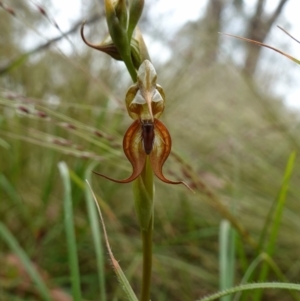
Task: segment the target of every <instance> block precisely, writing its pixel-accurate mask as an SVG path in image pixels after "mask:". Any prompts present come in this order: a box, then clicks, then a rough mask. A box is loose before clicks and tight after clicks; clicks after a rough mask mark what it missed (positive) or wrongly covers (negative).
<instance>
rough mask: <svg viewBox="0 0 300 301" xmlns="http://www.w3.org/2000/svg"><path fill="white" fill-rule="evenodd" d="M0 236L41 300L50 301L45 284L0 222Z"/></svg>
mask: <svg viewBox="0 0 300 301" xmlns="http://www.w3.org/2000/svg"><path fill="white" fill-rule="evenodd" d="M0 236H2V238H3V240H4V241H6V243H7V244H8V246H9V247H10V249H11V250H12V251H13V252H14V253H15V254H16V255H17V256H18V257H19V259H20V260H21V262H22V264H23V266H24V268H25V269H26V271H27V273H28V275H29V276H30V278H31V279H32V281H33V282H34V283H35V284H36V288H37V290H38V291H39V293H40V295H41V297H42V299H43V300H46V301H51V300H52V299H51V297H50V293H49V291H48V288H47V286H46V284H45V283H44V281H43V279H42V277H41V276H40V275H39V273H38V272H37V270H36V269H35V267H34V266H33V264H32V262H31V261H30V259H29V257H28V256H27V254H26V253H25V251H24V250H23V249H22V247H21V246H20V245H19V243H18V241H17V240H16V239H15V237H14V236H13V235H12V233H11V232H10V231H9V230H8V229H7V228H6V227H5V225H4V224H2V223H1V222H0Z"/></svg>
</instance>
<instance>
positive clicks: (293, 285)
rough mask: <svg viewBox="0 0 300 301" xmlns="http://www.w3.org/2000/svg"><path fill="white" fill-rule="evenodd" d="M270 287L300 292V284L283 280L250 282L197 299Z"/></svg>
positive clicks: (210, 299) (204, 299)
mask: <svg viewBox="0 0 300 301" xmlns="http://www.w3.org/2000/svg"><path fill="white" fill-rule="evenodd" d="M268 288H271V289H284V290H295V291H299V292H300V284H296V283H282V282H265V283H248V284H243V285H238V286H235V287H232V288H230V289H227V290H224V291H221V292H217V293H215V294H212V295H210V296H207V297H204V298H201V299H200V300H197V301H213V300H217V299H219V298H221V297H224V296H228V295H232V294H235V293H238V292H241V291H250V290H263V289H268Z"/></svg>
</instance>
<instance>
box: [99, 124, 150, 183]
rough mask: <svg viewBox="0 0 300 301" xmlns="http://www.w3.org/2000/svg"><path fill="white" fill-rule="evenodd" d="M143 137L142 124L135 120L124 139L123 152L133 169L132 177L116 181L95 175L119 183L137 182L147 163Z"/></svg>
mask: <svg viewBox="0 0 300 301" xmlns="http://www.w3.org/2000/svg"><path fill="white" fill-rule="evenodd" d="M141 136H142V129H141V123H140V121H139V120H135V121H134V122H133V124H132V125H131V126H130V127H129V129H128V130H127V132H126V133H125V136H124V139H123V150H124V153H125V155H126V157H127V159H128V160H129V162H130V163H131V165H132V169H133V170H132V174H131V176H130V177H128V178H127V179H124V180H115V179H112V178H109V177H107V176H105V175H102V174H100V173H97V172H94V173H95V174H97V175H99V176H101V177H104V178H106V179H109V180H111V181H114V182H117V183H129V182H132V181H133V180H135V179H136V178H137V177H138V176H139V175H140V174H141V172H142V170H143V168H144V166H145V162H146V153H145V151H144V149H143V146H142V143H141Z"/></svg>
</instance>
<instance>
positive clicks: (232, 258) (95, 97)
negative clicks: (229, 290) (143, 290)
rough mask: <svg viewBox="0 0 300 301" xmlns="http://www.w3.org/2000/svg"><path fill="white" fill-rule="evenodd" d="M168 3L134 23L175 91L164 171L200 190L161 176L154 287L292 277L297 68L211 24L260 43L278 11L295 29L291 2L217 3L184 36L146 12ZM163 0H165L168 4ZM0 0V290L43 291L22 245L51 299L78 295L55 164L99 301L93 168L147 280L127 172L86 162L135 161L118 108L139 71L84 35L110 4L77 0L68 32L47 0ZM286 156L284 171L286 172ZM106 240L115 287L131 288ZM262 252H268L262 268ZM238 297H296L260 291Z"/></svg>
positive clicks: (0, 294)
mask: <svg viewBox="0 0 300 301" xmlns="http://www.w3.org/2000/svg"><path fill="white" fill-rule="evenodd" d="M160 2H163V1H151V3H150V1H146V5H145V9H144V13H143V17H142V20H141V22H140V27H141V30H142V32H143V33H144V34H145V40H146V43H147V46H148V49H149V52H150V55H151V54H152V53H153V57H152V62H153V64H154V66H155V68H156V71H157V74H158V83H159V84H160V85H162V86H163V88H164V90H165V93H166V97H167V104H166V109H165V112H164V115H163V116H162V121H163V122H164V123H165V124H166V125H167V127H168V129H169V131H170V133H171V135H172V140H173V153H172V154H171V156H170V158H169V159H168V161H167V162H166V165H165V167H164V171H165V173H166V175H168V177H169V178H172V179H175V180H181V179H182V180H184V181H186V182H187V183H188V184H189V185H190V186H191V187H192V188H193V189H194V190H195V194H193V193H191V192H190V191H188V190H187V189H186V188H185V187H184V186H182V185H179V186H175V185H174V186H172V185H167V184H165V183H162V182H159V181H156V200H155V231H154V262H153V287H152V294H151V295H152V296H153V297H152V300H156V301H163V300H196V299H199V298H200V297H201V296H204V295H205V294H208V293H212V292H215V291H217V290H218V289H220V288H224V287H226V286H229V285H237V284H239V283H241V281H246V282H247V281H249V282H253V281H261V280H263V281H288V282H299V272H300V260H299V250H300V237H299V227H300V219H299V213H300V204H299V197H298V196H299V193H300V185H299V176H300V168H299V159H298V158H296V161H295V162H293V157H292V158H291V157H290V156H291V154H292V152H294V151H295V152H298V150H299V147H300V138H299V126H300V124H299V112H297V111H295V110H293V109H292V108H291V107H287V106H286V105H285V104H284V99H285V97H286V95H288V94H289V92H290V91H289V89H288V88H287V89H286V91H285V92H284V93H283V96H282V97H279V96H276V93H275V92H274V91H276V86H277V85H280V80H282V81H289V80H291V81H292V80H293V79H292V76H293V75H292V71H293V70H294V68H295V66H294V64H293V63H292V62H290V61H288V60H287V59H286V58H284V57H283V56H280V55H278V54H276V53H273V52H271V51H270V50H268V51H264V52H263V58H266V59H265V60H262V49H261V48H259V47H257V46H253V45H251V44H247V43H245V42H242V41H239V40H234V39H232V38H229V37H225V36H220V35H218V34H217V33H218V32H220V31H223V32H224V31H227V32H230V33H233V34H239V35H242V36H245V37H248V38H251V39H255V40H259V41H262V42H267V41H268V40H267V38H268V35H269V33H270V32H271V30H272V29H273V28H274V27H275V26H276V25H277V24H278V20H280V22H281V23H280V24H281V25H286V26H287V29H288V28H289V25H290V24H289V22H288V19H287V18H285V17H284V16H282V12H283V11H284V9H285V7H287V6H288V5H289V4H290V3H291V2H292V1H288V0H286V1H284V0H283V1H274V2H273V5H271V6H270V7H271V9H270V7H269V9H268V10H266V2H268V1H264V0H255V1H253V4H252V10H249V7H248V4H247V1H242V0H240V1H238V0H228V1H222V0H211V1H208V2H207V3H205V4H204V5H203V12H202V13H201V16H200V17H199V19H198V20H195V21H191V22H188V23H185V24H184V25H183V26H182V27H181V28H180V29H179V30H178V31H176V32H175V33H174V32H172V33H171V31H172V30H171V29H172V25H170V24H169V26H170V28H168V27H166V26H167V25H166V22H165V21H164V14H165V16H167V15H168V11H166V12H157V13H153V11H155V6H156V5H158V4H159V3H160ZM165 2H166V3H167V4H166V5H169V6H170V10H171V9H172V2H171V1H170V2H169V1H165ZM82 3H83V1H82ZM0 4H1V7H0V30H1V39H0V222H1V224H0V226H1V228H0V230H1V231H0V267H1V268H0V301H6V300H9V301H11V300H34V301H37V300H44V299H43V297H42V296H41V295H40V292H39V290H38V289H37V286H36V285H35V284H34V283H33V282H32V279H31V277H30V275H29V274H28V271H27V270H26V266H24V261H22V258H21V259H20V257H19V256H17V254H16V252H15V251H16V249H17V250H19V251H20V250H24V252H25V254H26V255H27V256H28V258H29V259H30V264H32V266H34V267H35V268H36V269H37V271H38V272H39V274H40V275H41V278H42V279H43V281H44V283H45V284H46V286H47V287H48V288H49V289H50V293H51V296H52V299H53V300H54V301H68V300H73V299H72V297H71V295H72V294H71V284H70V283H71V273H70V269H69V265H68V253H67V241H66V233H65V228H64V211H63V200H64V186H63V181H62V179H61V176H60V173H59V170H58V163H59V162H61V161H65V162H66V163H67V165H68V167H69V170H70V175H71V186H72V202H73V210H74V223H75V233H76V241H77V252H78V258H79V269H80V278H81V279H80V281H81V290H82V296H83V297H82V298H83V299H82V300H102V299H103V292H100V289H99V279H98V274H99V266H98V267H97V263H96V256H95V249H94V240H93V237H92V233H91V222H90V220H89V218H88V209H87V203H86V191H85V183H84V181H85V179H86V177H87V176H90V177H91V182H92V187H93V190H94V192H95V193H96V194H97V197H98V201H99V204H100V207H101V209H102V210H103V215H104V219H105V222H106V227H107V232H108V235H109V240H110V243H111V247H112V250H113V252H114V256H115V258H116V259H117V260H118V261H119V262H120V265H121V266H122V268H123V270H124V272H125V274H126V276H127V277H128V279H129V281H130V283H131V285H132V287H133V289H134V290H135V291H136V292H139V288H140V278H141V268H142V267H141V241H140V233H139V227H138V224H137V221H136V218H135V213H134V208H133V201H132V191H131V185H130V184H128V185H121V184H116V183H113V182H110V181H108V180H106V179H103V178H100V177H97V176H96V175H93V174H92V175H90V170H91V169H93V170H96V171H98V172H101V173H103V174H106V175H109V176H110V177H114V178H119V179H122V178H125V177H126V176H127V175H129V173H130V172H131V166H130V164H129V162H128V161H127V160H126V159H125V156H124V154H123V150H122V137H123V134H124V133H125V131H126V130H127V128H128V127H129V125H130V124H131V120H130V119H129V117H128V115H127V114H126V109H125V105H124V98H125V97H124V96H125V93H126V91H127V89H128V87H129V86H130V85H131V84H132V83H131V81H130V77H129V76H128V73H127V72H126V69H125V67H124V66H123V64H122V63H120V62H116V61H113V60H112V59H111V58H110V57H108V56H107V55H105V54H102V53H100V52H97V51H96V50H92V49H90V48H88V47H87V46H85V45H84V43H83V42H82V41H81V39H80V34H79V28H80V24H81V22H82V20H84V19H86V20H87V25H86V28H85V33H86V36H87V38H88V39H89V40H90V41H93V42H95V43H98V42H100V41H101V40H102V39H103V38H104V37H105V35H106V34H107V27H106V23H105V17H104V12H103V4H102V2H101V1H100V2H99V1H88V2H85V3H84V5H83V4H82V8H81V12H80V18H78V19H75V17H74V18H73V19H74V20H73V21H74V22H73V23H72V22H71V23H70V24H69V28H70V33H69V34H67V35H63V32H65V31H62V30H61V29H60V27H59V26H60V24H59V23H56V21H55V20H56V15H55V9H56V10H59V6H58V7H55V9H54V6H53V3H52V1H50V0H49V1H44V2H43V3H42V8H43V9H44V10H43V9H42V8H41V7H39V6H37V5H36V3H35V2H31V1H20V0H10V1H6V2H2V1H1V3H0ZM70 5H71V4H70ZM50 12H51V13H50ZM169 31H170V33H169ZM50 32H54V33H55V34H54V35H52V34H51V37H49V36H50ZM48 33H49V35H48ZM276 34H278V35H281V37H282V33H281V32H280V31H279V30H278V32H277V33H276ZM52 36H53V38H52ZM55 37H57V38H55ZM288 43H290V44H292V43H295V42H294V41H292V40H289V41H287V40H286V42H285V43H283V42H282V41H280V39H279V38H278V44H277V45H276V46H277V47H281V49H283V50H287V51H288V49H287V47H288V46H287V44H288ZM296 67H297V66H296ZM285 87H287V85H285ZM289 158H290V166H289V168H290V171H287V173H288V175H287V177H289V176H290V175H291V178H290V179H288V180H286V181H284V174H285V171H286V165H287V162H288V160H289ZM291 169H293V171H291ZM287 182H289V186H290V187H289V191H288V193H287V194H286V195H285V190H286V189H287ZM280 204H281V205H284V209H282V208H283V207H282V208H280ZM276 208H277V209H276ZM226 221H229V222H230V223H227V222H226ZM230 225H231V226H230ZM277 228H278V231H277ZM5 231H6V232H5ZM8 231H9V232H8ZM5 233H6V234H7V233H9V234H7V235H9V239H8V238H7V235H5ZM224 239H225V241H226V239H227V242H228V246H226V243H225V244H224ZM12 240H14V242H17V245H15V248H16V249H14V248H13V247H12V244H10V243H9V241H12ZM103 253H104V254H103V256H104V266H103V267H102V269H103V270H102V272H103V273H104V280H105V294H106V298H107V300H124V296H123V292H122V289H121V288H120V287H119V286H118V282H117V279H116V277H115V275H114V272H113V269H112V267H111V265H110V262H109V258H108V255H107V252H106V251H105V250H104V251H103ZM265 253H268V254H269V257H267V256H266V257H263V256H262V255H261V254H265ZM221 255H222V256H225V260H224V257H223V259H222V256H221ZM261 258H269V262H271V259H270V258H272V260H273V261H272V264H273V267H271V268H270V270H269V272H268V273H267V275H266V276H265V277H263V276H262V274H261V273H262V272H261V271H262V267H263V259H261ZM260 259H261V260H260ZM224 262H225V267H224V266H223V265H222V264H221V263H224ZM226 264H227V265H226ZM256 264H257V265H256ZM249 267H250V269H251V268H253V273H250V270H249ZM242 279H244V280H242ZM101 298H102V299H101ZM223 300H233V298H232V297H230V298H229V299H223ZM235 300H299V296H297V295H295V294H294V295H293V294H290V293H289V292H287V291H278V290H273V291H271V290H267V291H265V292H264V294H263V295H261V296H259V295H254V294H253V293H251V294H248V293H243V294H242V295H241V296H239V297H238V298H237V297H236V299H235ZM103 301H104V300H103Z"/></svg>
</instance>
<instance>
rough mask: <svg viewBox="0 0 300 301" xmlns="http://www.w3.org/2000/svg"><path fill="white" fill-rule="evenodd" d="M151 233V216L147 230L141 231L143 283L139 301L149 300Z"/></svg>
mask: <svg viewBox="0 0 300 301" xmlns="http://www.w3.org/2000/svg"><path fill="white" fill-rule="evenodd" d="M152 233H153V215H152V217H151V220H150V222H149V228H148V230H142V239H143V282H142V292H141V301H149V300H150V288H151V274H152Z"/></svg>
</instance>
